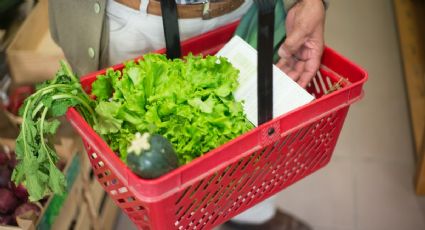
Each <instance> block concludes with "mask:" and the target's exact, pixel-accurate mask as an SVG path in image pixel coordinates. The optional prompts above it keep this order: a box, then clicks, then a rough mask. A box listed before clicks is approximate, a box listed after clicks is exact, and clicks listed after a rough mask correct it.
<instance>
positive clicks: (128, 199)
mask: <svg viewBox="0 0 425 230" xmlns="http://www.w3.org/2000/svg"><path fill="white" fill-rule="evenodd" d="M135 200H136V199H135V198H134V197H132V196H130V197H127V202H133V201H135Z"/></svg>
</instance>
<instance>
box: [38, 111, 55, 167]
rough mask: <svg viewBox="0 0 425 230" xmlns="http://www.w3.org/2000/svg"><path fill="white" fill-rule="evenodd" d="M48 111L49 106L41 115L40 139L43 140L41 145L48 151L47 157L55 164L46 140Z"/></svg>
mask: <svg viewBox="0 0 425 230" xmlns="http://www.w3.org/2000/svg"><path fill="white" fill-rule="evenodd" d="M48 111H49V108H47V107H45V108H44V110H43V113H42V115H41V122H40V130H39V132H40V140H41V146H42V147H43V149H44V150H45V151H46V153H47V158H48V159H49V162H50V163H51V164H53V165H55V163H54V162H53V160H52V158H51V156H50V152H49V150H48V149H47V146H46V142H45V141H44V121H45V119H46V114H47V112H48Z"/></svg>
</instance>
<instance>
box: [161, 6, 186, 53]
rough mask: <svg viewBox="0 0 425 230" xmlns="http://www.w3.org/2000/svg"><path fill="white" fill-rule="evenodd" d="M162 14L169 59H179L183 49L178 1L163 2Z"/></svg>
mask: <svg viewBox="0 0 425 230" xmlns="http://www.w3.org/2000/svg"><path fill="white" fill-rule="evenodd" d="M161 12H162V23H163V25H164V36H165V47H166V48H167V57H168V58H170V59H174V58H179V57H181V48H180V33H179V23H178V17H177V4H176V1H175V0H161Z"/></svg>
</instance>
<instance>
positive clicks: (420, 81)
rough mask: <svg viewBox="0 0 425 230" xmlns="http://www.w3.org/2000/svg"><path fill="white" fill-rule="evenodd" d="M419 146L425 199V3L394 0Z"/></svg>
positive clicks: (419, 182)
mask: <svg viewBox="0 0 425 230" xmlns="http://www.w3.org/2000/svg"><path fill="white" fill-rule="evenodd" d="M394 9H395V14H396V19H397V25H398V31H399V40H400V48H401V54H402V57H403V66H404V76H405V82H406V89H407V95H408V99H409V107H410V115H411V124H412V130H413V136H414V142H415V150H416V159H417V173H416V192H417V194H419V195H425V1H424V0H394Z"/></svg>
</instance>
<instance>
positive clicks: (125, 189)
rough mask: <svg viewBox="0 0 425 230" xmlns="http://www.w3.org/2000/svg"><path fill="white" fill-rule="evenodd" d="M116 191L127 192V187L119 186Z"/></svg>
mask: <svg viewBox="0 0 425 230" xmlns="http://www.w3.org/2000/svg"><path fill="white" fill-rule="evenodd" d="M118 192H119V193H126V192H128V189H127V188H126V187H121V188H119V189H118Z"/></svg>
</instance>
